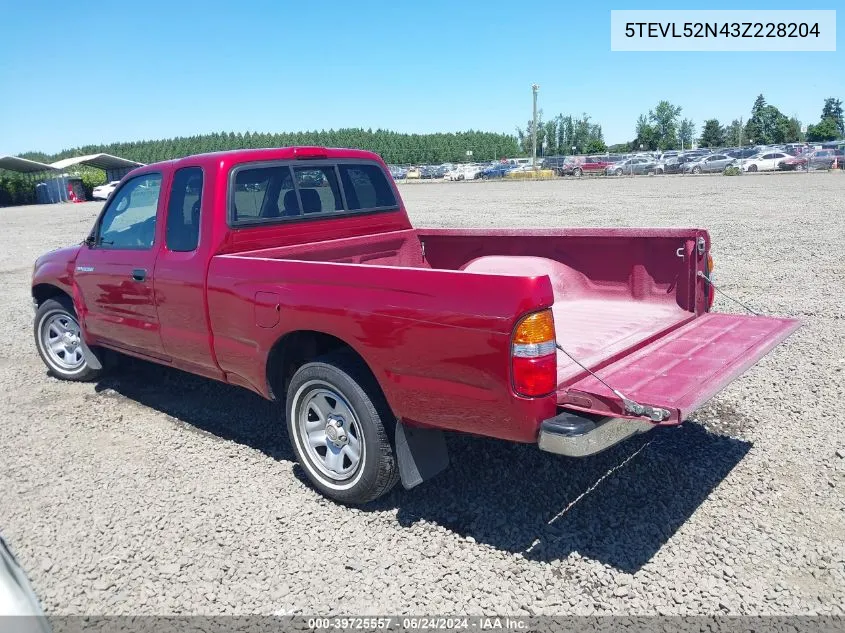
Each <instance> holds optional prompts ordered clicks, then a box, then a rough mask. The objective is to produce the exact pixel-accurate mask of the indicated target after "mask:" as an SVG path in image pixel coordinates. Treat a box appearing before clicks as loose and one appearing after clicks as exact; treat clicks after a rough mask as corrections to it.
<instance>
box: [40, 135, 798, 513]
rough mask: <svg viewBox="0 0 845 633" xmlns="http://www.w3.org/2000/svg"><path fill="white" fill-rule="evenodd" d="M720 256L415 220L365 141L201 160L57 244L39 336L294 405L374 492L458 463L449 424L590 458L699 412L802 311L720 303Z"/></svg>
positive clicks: (351, 491)
mask: <svg viewBox="0 0 845 633" xmlns="http://www.w3.org/2000/svg"><path fill="white" fill-rule="evenodd" d="M709 249H710V237H709V235H708V234H707V232H706V231H704V230H701V229H696V228H690V229H678V228H659V229H629V228H625V229H534V230H526V229H504V230H489V229H438V228H414V227H413V226H411V223H410V222H409V220H408V215H407V214H406V212H405V207H404V205H403V204H402V200H401V198H400V197H399V191H398V190H397V188H396V185H395V184H394V182H393V179H392V178H390V176H389V174H388V172H387V168H386V166H385V164H384V163H383V162H382V160H381V159H380V158H379V157H378V156H377V155H375V154H372V153H369V152H364V151H357V150H348V149H326V148H321V147H295V148H287V149H263V150H243V151H234V152H223V153H217V154H207V155H201V156H191V157H188V158H183V159H180V160H174V161H169V162H163V163H158V164H153V165H147V166H144V167H141V168H139V169H136V170H135V171H133V172H131V173H130V174H129V175H127V176H126V177H125V178H124V179H123V181H122V182H121V183H120V185H119V186H118V188H117V189H116V190H115V192H114V193H113V194H112V196H111V197H110V198H109V201H108V202H107V203H106V205H105V207H104V208H103V210H102V212H101V213H100V216H99V217H98V218H97V220H96V222H95V223H94V226H93V228H92V229H91V232H90V234H89V235H88V237H87V238H86V239H85V241H84V243H82V244H80V245H76V246H71V247H69V248H63V249H60V250H56V251H52V252H50V253H47V254H45V255H43V256H41V257H39V258H38V260H37V261H36V262H35V266H34V270H33V277H32V298H33V301H34V304H35V310H36V314H35V321H34V335H35V342H36V347H37V349H38V352H39V354H40V356H41V358H42V359H43V361H44V363H45V364H46V366H47V367H48V369H49V371H50V372H51V373H52V374H53V375H54V376H56V377H58V378H62V379H65V380H93V379H96V378H97V377H98V375H99V374H100V373H101V372H102V371H103V370H104V367H106V366H107V365H108V362H107V359H109V358H117V359H119V355H115V354H113V352H119V353H120V354H128V355H131V356H137V357H139V358H143V359H146V360H149V361H152V362H155V363H161V364H163V365H169V366H172V367H177V368H179V369H183V370H185V371H188V372H191V373H195V374H199V375H201V376H206V377H208V378H211V379H214V380H219V381H222V382H225V383H229V384H232V385H239V386H241V387H245V388H246V389H250V390H252V391H254V392H256V393H258V394H260V395H261V396H263V397H265V398H268V399H279V400H284V401H285V403H286V404H285V407H286V409H285V410H286V415H285V417H284V419H279V421H278V422H279V424H280V425H282V424H286V425H287V430H288V434H289V437H290V441H291V444H292V446H293V450H294V452H295V454H296V456H297V458H298V460H299V462H300V464H301V465H302V467H303V469H304V471H305V473H306V474H307V476H308V477H309V478H310V480H311V482H312V483H313V485H314V486H315V487H316V488H317V489H319V490H320V491H321V492H323V493H324V494H326V495H327V496H329V497H332V498H334V499H336V500H339V501H342V502H345V503H364V502H367V501H370V500H372V499H375V498H377V497H379V496H380V495H382V494H384V493H385V492H387V491H388V490H390V488H391V487H393V485H394V484H395V483H396V482H397V481H398V480H400V479H401V481H402V483H403V484H404V485H405V486H406V487H412V486H414V485H416V484H418V483H420V482H421V481H423V480H424V479H427V478H429V477H431V476H433V475H434V474H436V473H437V472H439V471H440V470H441V469H442V468H444V467H445V466H446V465H447V464H448V453H447V449H446V443H445V440H444V436H443V431H445V430H451V431H462V432H465V433H470V434H475V435H484V436H489V437H495V438H501V439H504V440H510V441H513V442H529V443H536V444H539V448H540V449H543V450H546V451H551V452H553V453H558V454H563V455H570V456H583V455H588V454H591V453H594V452H597V451H599V450H601V449H603V448H606V447H607V446H610V445H612V444H615V443H617V442H619V441H621V440H623V439H625V438H627V437H630V436H631V435H633V434H635V433H642V432H645V431H648V430H650V429H652V428H654V427H656V426H671V425H677V424H680V423H681V422H682V421H683V420H684V419H685V418H686V416H688V415H689V414H690V413H691V412H692V411H694V410H695V409H696V408H698V407H700V406H701V405H702V404H703V403H704V402H705V401H707V400H708V399H709V398H711V397H712V396H713V395H714V394H716V393H717V392H718V391H719V390H720V389H722V388H723V387H725V386H726V385H727V384H728V383H730V382H731V381H732V380H734V379H735V378H737V377H738V376H739V375H740V374H742V373H743V372H744V371H745V370H747V369H748V368H749V367H750V366H751V365H752V364H754V363H755V362H756V361H757V360H758V359H760V358H761V357H762V356H763V355H765V354H766V353H768V352H769V351H770V350H771V349H772V348H773V347H774V346H775V345H777V344H778V343H779V342H780V341H782V340H783V339H784V338H786V337H787V336H788V335H789V334H790V333H791V332H792V331H793V330H795V328H796V327H798V322H797V321H796V320H794V319H785V318H770V317H757V316H742V315H734V314H716V313H712V312H710V306H711V304H712V299H713V294H712V291H711V290H710V286H709V285H708V283H707V278H708V275H709V274H710V270H711V268H712V260H711V259H710V256H709ZM576 361H577V362H576ZM591 372H595V374H596V375H599V376H600V377H601V378H602V380H601V381H600V380H598V379H597V378H596V377H595V376H594V375H593V374H592V373H591ZM611 388H612V389H611Z"/></svg>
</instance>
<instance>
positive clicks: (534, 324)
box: [513, 310, 555, 345]
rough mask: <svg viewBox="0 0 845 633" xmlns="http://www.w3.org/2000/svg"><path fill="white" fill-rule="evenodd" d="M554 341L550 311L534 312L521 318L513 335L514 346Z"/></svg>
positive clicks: (553, 322)
mask: <svg viewBox="0 0 845 633" xmlns="http://www.w3.org/2000/svg"><path fill="white" fill-rule="evenodd" d="M554 340H555V320H554V317H553V316H552V311H551V310H543V311H542V312H535V313H534V314H529V315H528V316H527V317H525V318H523V319H522V320H521V321H520V322H519V325H517V326H516V331H515V332H514V334H513V342H514V344H515V345H526V344H531V343H535V344H536V343H545V342H548V341H554Z"/></svg>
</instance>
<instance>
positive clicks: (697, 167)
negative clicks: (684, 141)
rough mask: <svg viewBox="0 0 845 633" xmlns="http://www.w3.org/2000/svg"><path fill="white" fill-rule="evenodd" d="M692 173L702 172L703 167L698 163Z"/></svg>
mask: <svg viewBox="0 0 845 633" xmlns="http://www.w3.org/2000/svg"><path fill="white" fill-rule="evenodd" d="M692 173H694V174H700V173H701V167H699V166H698V165H696V166H695V167H693V168H692Z"/></svg>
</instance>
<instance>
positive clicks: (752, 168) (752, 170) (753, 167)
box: [748, 165, 757, 174]
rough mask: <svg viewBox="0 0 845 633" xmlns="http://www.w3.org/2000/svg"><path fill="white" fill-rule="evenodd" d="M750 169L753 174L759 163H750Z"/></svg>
mask: <svg viewBox="0 0 845 633" xmlns="http://www.w3.org/2000/svg"><path fill="white" fill-rule="evenodd" d="M748 171H750V172H751V173H752V174H753V173H754V172H755V171H757V165H749V166H748Z"/></svg>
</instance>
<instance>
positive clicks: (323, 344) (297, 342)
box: [265, 330, 387, 400]
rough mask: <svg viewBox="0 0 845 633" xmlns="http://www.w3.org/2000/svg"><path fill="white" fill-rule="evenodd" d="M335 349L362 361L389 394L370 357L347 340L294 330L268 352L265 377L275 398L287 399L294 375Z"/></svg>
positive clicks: (379, 386) (269, 390)
mask: <svg viewBox="0 0 845 633" xmlns="http://www.w3.org/2000/svg"><path fill="white" fill-rule="evenodd" d="M331 352H343V353H346V354H348V355H350V356H351V357H354V358H355V359H356V360H358V361H360V362H361V364H362V366H363V367H364V368H366V370H367V373H368V374H369V377H370V378H371V379H372V381H373V383H374V385H376V386H377V387H378V388H379V389H380V390H381V392H382V395H384V396H385V400H387V394H385V393H384V389H382V387H381V383H380V382H379V381H378V379H377V378H376V375H375V373H374V372H373V370H372V367H371V366H370V363H368V362H367V359H366V358H365V357H364V355H363V354H361V353H360V352H359V351H358V350H357V349H355V347H353V346H352V345H350V344H349V343H348V342H347V341H344V340H343V339H340V338H338V337H336V336H333V335H332V334H328V333H326V332H321V331H319V330H294V331H293V332H288V333H286V334H284V335H283V336H281V337H279V339H278V340H276V342H275V343H274V344H273V346H272V347H271V348H270V352H269V353H268V354H267V363H266V366H265V380H266V381H267V393H268V394H269V396H270V398H271V399H272V400H284V398H285V394H286V392H287V386H288V384H289V383H290V379H291V378H292V377H293V374H294V373H295V372H296V370H297V369H299V368H300V367H301V366H302V365H304V364H305V363H308V362H311V361H313V360H316V359H317V358H320V357H321V356H325V355H326V354H329V353H331Z"/></svg>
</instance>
